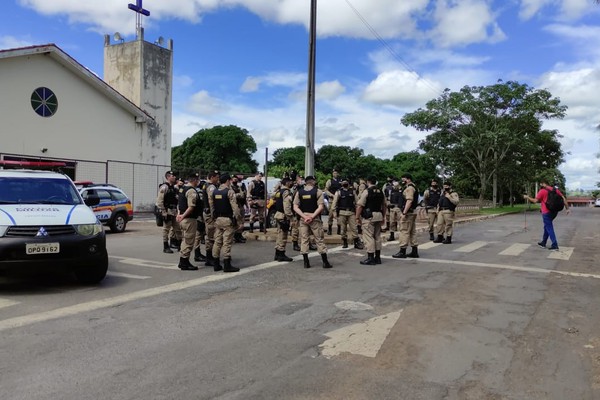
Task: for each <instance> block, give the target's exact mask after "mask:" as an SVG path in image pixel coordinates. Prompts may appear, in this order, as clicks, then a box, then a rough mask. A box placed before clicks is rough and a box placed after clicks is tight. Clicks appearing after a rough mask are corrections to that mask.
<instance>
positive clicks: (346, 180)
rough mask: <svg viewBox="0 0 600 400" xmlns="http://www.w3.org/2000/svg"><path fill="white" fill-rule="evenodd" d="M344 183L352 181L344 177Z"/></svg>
mask: <svg viewBox="0 0 600 400" xmlns="http://www.w3.org/2000/svg"><path fill="white" fill-rule="evenodd" d="M344 182H350V181H349V180H348V178H346V177H344V178H342V183H344Z"/></svg>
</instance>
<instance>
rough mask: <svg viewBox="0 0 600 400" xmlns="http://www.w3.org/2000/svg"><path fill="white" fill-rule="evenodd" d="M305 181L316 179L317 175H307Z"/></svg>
mask: <svg viewBox="0 0 600 400" xmlns="http://www.w3.org/2000/svg"><path fill="white" fill-rule="evenodd" d="M304 180H305V181H307V182H308V181H316V179H315V177H314V176H312V175H309V176H307V177H306V178H304Z"/></svg>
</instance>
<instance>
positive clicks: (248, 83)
mask: <svg viewBox="0 0 600 400" xmlns="http://www.w3.org/2000/svg"><path fill="white" fill-rule="evenodd" d="M261 85H265V86H269V87H277V86H278V87H289V88H293V89H298V88H299V87H300V86H301V85H306V74H305V73H296V72H271V73H269V74H267V75H264V76H249V77H247V78H246V80H245V81H244V83H242V86H241V87H240V92H242V93H249V92H258V91H259V90H260V86H261Z"/></svg>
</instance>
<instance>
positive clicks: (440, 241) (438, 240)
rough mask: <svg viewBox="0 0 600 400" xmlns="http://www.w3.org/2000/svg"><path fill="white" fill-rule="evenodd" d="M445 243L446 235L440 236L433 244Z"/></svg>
mask: <svg viewBox="0 0 600 400" xmlns="http://www.w3.org/2000/svg"><path fill="white" fill-rule="evenodd" d="M443 242H444V235H438V236H437V239H435V240H434V241H433V243H443Z"/></svg>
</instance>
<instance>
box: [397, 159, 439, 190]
mask: <svg viewBox="0 0 600 400" xmlns="http://www.w3.org/2000/svg"><path fill="white" fill-rule="evenodd" d="M390 166H391V167H392V169H393V170H394V172H393V173H392V175H394V176H396V177H398V178H400V176H401V175H402V174H404V173H409V174H411V175H412V177H413V182H414V183H415V185H416V186H417V188H419V191H420V192H421V193H422V192H423V191H425V189H427V188H428V187H429V184H430V183H431V180H432V179H433V178H436V177H437V175H436V170H435V162H434V160H433V159H432V158H431V157H430V156H429V155H428V154H422V153H419V152H418V151H417V150H413V151H409V152H404V153H398V154H396V155H395V156H394V157H392V160H391V163H390Z"/></svg>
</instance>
